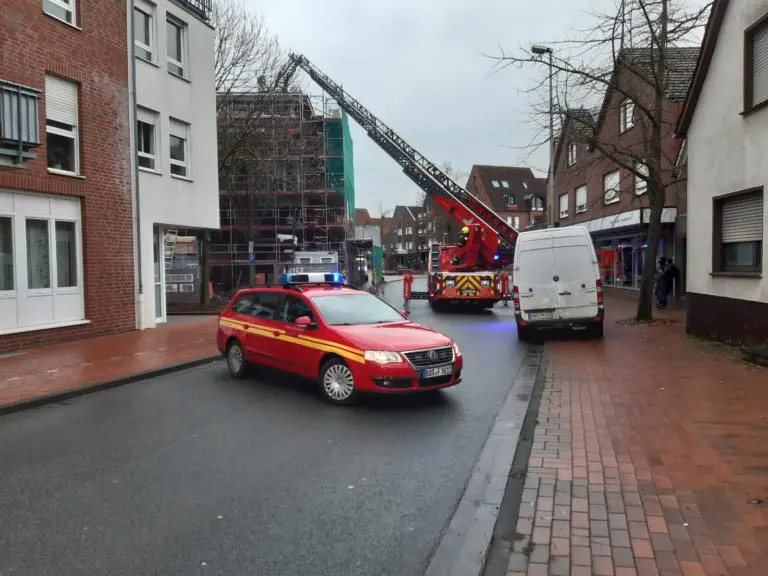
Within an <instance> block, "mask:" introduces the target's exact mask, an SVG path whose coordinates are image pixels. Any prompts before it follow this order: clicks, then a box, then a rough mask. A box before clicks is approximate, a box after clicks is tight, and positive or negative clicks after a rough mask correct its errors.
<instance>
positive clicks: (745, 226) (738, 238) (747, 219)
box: [712, 188, 763, 273]
mask: <svg viewBox="0 0 768 576" xmlns="http://www.w3.org/2000/svg"><path fill="white" fill-rule="evenodd" d="M713 233H714V235H715V237H714V239H713V240H714V246H713V250H712V257H713V271H715V272H753V273H759V272H761V271H762V267H763V266H762V263H763V190H762V188H761V189H759V190H752V191H749V192H745V193H741V194H735V195H731V196H727V197H725V198H715V200H714V226H713Z"/></svg>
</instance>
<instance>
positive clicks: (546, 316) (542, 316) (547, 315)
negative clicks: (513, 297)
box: [528, 312, 555, 320]
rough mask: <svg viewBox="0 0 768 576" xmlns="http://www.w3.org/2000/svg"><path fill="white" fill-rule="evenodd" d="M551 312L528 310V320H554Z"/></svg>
mask: <svg viewBox="0 0 768 576" xmlns="http://www.w3.org/2000/svg"><path fill="white" fill-rule="evenodd" d="M554 319H555V315H554V314H553V313H552V312H528V320H554Z"/></svg>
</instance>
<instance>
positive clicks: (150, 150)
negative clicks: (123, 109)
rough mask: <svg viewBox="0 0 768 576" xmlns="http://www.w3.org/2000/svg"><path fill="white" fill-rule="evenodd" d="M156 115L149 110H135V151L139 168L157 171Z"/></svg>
mask: <svg viewBox="0 0 768 576" xmlns="http://www.w3.org/2000/svg"><path fill="white" fill-rule="evenodd" d="M156 125H157V115H156V114H155V113H154V112H152V111H151V110H147V109H145V108H138V109H137V110H136V150H137V154H138V162H139V167H140V168H146V169H147V170H157V152H156V150H157V140H156V138H157V132H156V129H155V126H156Z"/></svg>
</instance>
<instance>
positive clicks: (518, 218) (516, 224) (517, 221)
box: [515, 216, 520, 230]
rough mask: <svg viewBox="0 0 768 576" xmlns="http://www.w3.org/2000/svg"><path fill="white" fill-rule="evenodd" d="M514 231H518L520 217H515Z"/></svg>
mask: <svg viewBox="0 0 768 576" xmlns="http://www.w3.org/2000/svg"><path fill="white" fill-rule="evenodd" d="M515 229H517V230H519V229H520V216H515Z"/></svg>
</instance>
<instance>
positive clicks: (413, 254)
mask: <svg viewBox="0 0 768 576" xmlns="http://www.w3.org/2000/svg"><path fill="white" fill-rule="evenodd" d="M387 220H388V222H386V223H385V225H383V226H382V232H381V233H382V246H383V247H384V267H385V268H386V269H387V270H396V269H397V268H403V267H407V268H420V267H422V266H423V265H424V263H425V262H426V256H427V228H426V221H425V218H424V214H423V209H422V207H421V206H402V205H398V206H395V209H394V211H393V212H392V216H391V217H389V218H387Z"/></svg>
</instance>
